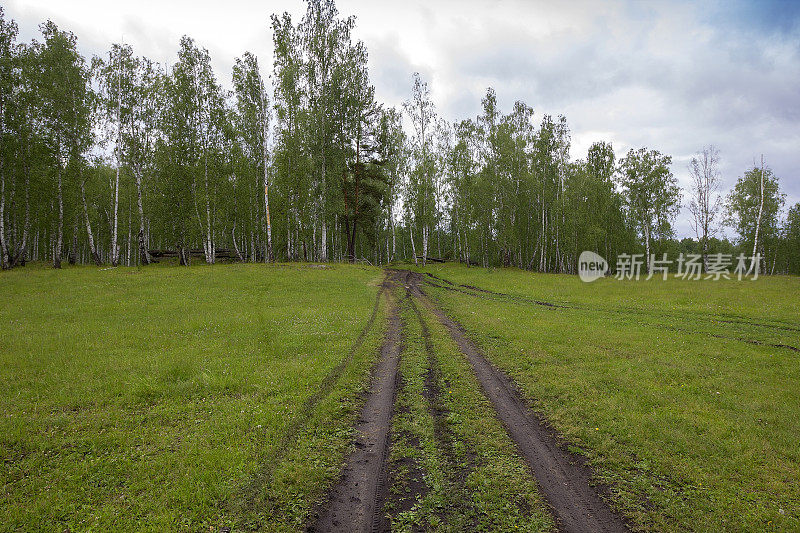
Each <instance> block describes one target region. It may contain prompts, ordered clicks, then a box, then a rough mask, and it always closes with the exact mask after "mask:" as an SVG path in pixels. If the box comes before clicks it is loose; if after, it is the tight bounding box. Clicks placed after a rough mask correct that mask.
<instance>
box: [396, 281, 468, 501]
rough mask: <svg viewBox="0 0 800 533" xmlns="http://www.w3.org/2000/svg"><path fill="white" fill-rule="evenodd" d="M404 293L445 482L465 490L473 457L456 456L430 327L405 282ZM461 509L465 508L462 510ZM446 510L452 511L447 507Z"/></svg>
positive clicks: (460, 491) (459, 490) (461, 491)
mask: <svg viewBox="0 0 800 533" xmlns="http://www.w3.org/2000/svg"><path fill="white" fill-rule="evenodd" d="M406 294H407V295H408V297H409V304H410V306H411V309H412V310H413V311H414V314H415V315H416V317H417V321H418V322H419V325H420V330H421V332H422V339H423V342H424V344H425V352H426V355H427V358H428V369H427V371H426V373H425V388H424V390H423V395H424V396H425V400H426V401H427V404H428V412H429V413H430V415H431V418H432V419H433V434H434V438H435V439H436V443H437V445H438V447H439V449H440V450H442V453H443V454H444V459H445V461H447V462H448V463H450V464H449V466H450V468H448V471H449V472H450V480H449V481H450V482H451V483H452V486H453V488H454V489H455V490H456V491H457V492H459V493H463V492H464V491H465V490H466V481H467V478H468V477H469V475H470V473H471V472H472V470H473V469H474V468H475V462H476V457H475V456H474V454H473V453H472V452H470V453H468V454H467V457H466V458H465V459H466V460H465V461H463V462H462V461H459V459H458V455H457V453H456V451H455V447H454V445H453V443H454V441H455V436H454V435H453V433H452V432H451V430H450V428H449V426H448V425H447V417H448V415H449V411H448V409H447V407H446V406H445V404H444V401H443V399H442V390H441V387H440V382H441V368H440V366H439V359H438V358H437V357H436V350H435V348H434V346H433V341H432V340H431V334H430V330H429V329H428V324H427V322H426V320H425V318H424V317H423V316H422V313H421V312H420V310H419V307H418V306H417V304H416V303H415V302H414V297H413V295H412V292H411V287H410V286H409V285H408V284H407V285H406ZM458 505H459V506H460V507H463V506H465V505H466V500H465V499H464V500H462V499H459V501H458ZM461 510H462V511H465V509H461ZM450 511H453V510H452V509H451V510H450ZM456 512H457V511H456Z"/></svg>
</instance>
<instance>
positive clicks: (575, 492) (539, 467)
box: [405, 272, 629, 533]
mask: <svg viewBox="0 0 800 533" xmlns="http://www.w3.org/2000/svg"><path fill="white" fill-rule="evenodd" d="M405 279H406V285H408V286H409V287H410V289H411V292H412V294H413V295H414V296H415V297H416V298H419V299H420V300H421V301H422V302H423V303H424V304H425V305H426V306H427V307H428V308H429V309H430V310H431V312H433V313H434V315H436V317H437V318H438V319H439V321H440V322H441V323H442V324H443V325H444V326H445V328H446V329H447V330H448V332H449V333H450V336H451V337H452V339H453V341H454V342H455V343H456V344H457V345H458V347H459V349H460V350H461V352H462V353H463V354H464V356H465V357H466V358H467V360H468V361H469V363H470V365H471V366H472V368H473V371H474V372H475V375H476V377H477V378H478V382H479V383H480V385H481V388H482V389H483V392H484V394H485V395H486V397H487V398H488V399H489V400H490V402H491V403H492V405H493V407H494V409H495V411H496V413H497V415H498V418H499V419H500V420H501V421H502V422H503V425H504V426H505V427H506V431H508V434H509V436H510V437H511V439H512V440H513V441H514V442H515V443H516V445H517V448H518V450H519V452H520V454H521V455H522V456H523V457H524V458H525V460H526V461H527V462H528V464H529V465H530V467H531V469H532V470H533V473H534V475H535V477H536V480H537V482H538V485H539V487H540V489H541V492H542V495H543V496H544V498H545V499H546V500H547V502H548V504H549V505H550V507H551V509H552V512H553V515H554V518H555V522H556V526H557V527H558V529H559V530H560V531H564V532H569V533H572V532H576V533H578V532H587V531H592V532H614V533H617V532H619V533H623V532H627V531H629V527H628V526H627V524H626V523H625V522H624V521H623V519H622V518H621V517H620V516H619V515H617V514H616V513H614V512H613V511H612V510H611V508H610V507H609V506H608V504H607V503H606V502H605V501H604V500H603V498H602V497H601V491H600V490H598V489H596V488H594V487H593V486H592V476H591V470H590V469H589V467H588V466H586V465H585V463H584V462H583V461H582V460H581V458H579V457H577V456H574V455H572V454H569V453H568V452H566V451H564V450H562V449H561V448H560V447H559V445H558V439H557V435H556V434H555V432H554V431H553V430H552V429H551V428H549V427H547V426H546V425H545V424H544V422H543V421H542V420H541V419H540V418H539V417H537V416H536V415H535V414H534V413H533V411H531V409H530V408H529V407H528V405H527V404H526V403H525V400H524V399H523V397H522V395H521V394H520V392H519V391H518V390H517V388H516V386H515V384H514V382H513V381H512V380H511V379H510V378H509V377H508V376H507V375H506V374H504V373H503V372H502V371H500V370H498V369H496V368H495V367H493V366H492V365H491V364H490V363H489V361H488V360H487V359H486V357H485V356H484V355H483V354H482V352H481V351H480V349H479V348H478V347H477V346H476V345H475V344H474V343H473V342H472V341H471V340H470V339H469V338H468V337H467V336H466V333H465V331H464V329H463V328H462V327H461V326H460V325H459V324H458V323H457V322H455V321H454V320H452V319H451V318H450V317H448V316H447V315H446V314H444V312H442V310H441V309H440V308H439V307H438V306H437V305H435V304H434V302H433V301H432V300H431V299H430V298H428V296H427V295H426V294H425V292H424V291H423V290H422V289H421V288H420V285H421V284H422V283H423V281H424V279H423V277H422V276H421V275H420V274H414V273H411V272H408V273H407V274H406V275H405Z"/></svg>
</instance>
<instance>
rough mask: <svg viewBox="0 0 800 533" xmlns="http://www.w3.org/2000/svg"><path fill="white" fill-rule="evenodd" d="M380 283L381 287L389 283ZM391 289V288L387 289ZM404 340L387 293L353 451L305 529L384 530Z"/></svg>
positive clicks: (350, 532)
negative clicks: (383, 326)
mask: <svg viewBox="0 0 800 533" xmlns="http://www.w3.org/2000/svg"><path fill="white" fill-rule="evenodd" d="M388 283H389V281H388V276H387V282H385V283H384V289H386V288H387V287H388ZM387 293H388V294H391V291H387ZM402 343H403V327H402V323H401V322H400V312H399V306H398V302H397V301H396V300H395V299H394V297H391V304H390V310H389V329H388V332H387V334H386V339H385V340H384V343H383V345H382V346H381V356H380V359H379V360H378V362H377V363H376V364H375V366H374V368H373V371H372V379H371V387H370V390H369V393H368V395H367V399H366V402H365V403H364V407H363V409H362V412H361V418H360V419H359V421H358V423H357V424H356V427H355V429H356V435H357V437H356V442H355V450H354V451H353V452H352V453H351V454H350V456H349V457H348V459H347V461H346V465H345V467H344V470H343V472H342V475H341V478H340V479H339V482H338V483H337V484H336V485H335V486H334V487H333V489H332V490H331V491H330V493H329V498H328V503H327V505H326V507H325V508H324V509H323V510H322V511H321V512H320V514H319V517H318V519H317V520H316V522H315V523H314V524H313V525H312V526H310V527H309V528H308V529H307V530H308V531H318V532H323V531H324V532H342V533H345V532H347V533H355V532H368V531H373V532H374V531H378V532H383V531H388V529H389V524H388V521H387V520H386V518H385V517H384V516H383V512H382V509H383V502H384V500H385V499H386V496H387V493H388V487H387V482H386V481H387V476H388V468H387V466H388V465H387V458H388V452H389V444H390V443H389V438H390V429H391V421H392V415H393V412H394V403H395V396H396V392H397V386H398V369H399V362H400V353H401V351H402Z"/></svg>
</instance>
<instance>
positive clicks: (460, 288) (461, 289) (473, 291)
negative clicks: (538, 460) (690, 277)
mask: <svg viewBox="0 0 800 533" xmlns="http://www.w3.org/2000/svg"><path fill="white" fill-rule="evenodd" d="M426 274H427V275H428V276H429V277H431V278H434V279H436V280H438V281H441V282H445V283H447V285H440V284H438V283H433V282H431V281H430V280H427V279H426V280H423V281H424V283H425V284H427V285H430V286H431V287H435V288H437V289H444V290H448V291H451V292H458V293H461V294H466V295H467V296H472V297H473V298H483V299H487V300H494V301H498V300H506V301H510V302H514V303H517V304H520V305H540V306H544V307H548V308H551V309H575V310H578V311H592V312H597V313H616V314H640V315H650V316H656V317H666V318H673V317H672V316H671V315H667V314H664V313H653V312H648V311H645V310H641V309H639V310H636V309H597V308H592V307H581V306H570V305H563V304H554V303H551V302H545V301H542V300H535V299H531V298H526V297H524V296H515V295H513V294H506V293H502V292H495V291H490V290H488V289H481V288H479V287H475V286H473V285H460V284H459V285H456V284H455V283H453V282H452V281H449V280H446V279H444V278H440V277H438V276H435V275H433V274H431V273H429V272H426ZM712 316H715V315H712ZM709 320H711V321H712V322H714V321H716V322H718V323H724V324H731V325H746V326H750V327H758V328H770V329H777V330H783V331H800V328H794V327H791V326H784V325H777V324H765V323H759V322H750V321H746V320H727V319H726V320H723V319H716V320H715V319H714V318H710V319H709ZM642 325H645V326H648V327H654V328H665V329H669V330H673V331H681V332H683V333H689V334H691V335H703V336H705V337H711V338H715V339H727V340H733V341H738V342H742V343H746V344H754V345H758V346H770V347H772V348H780V349H786V350H792V351H794V352H800V348H798V347H797V346H793V345H791V344H785V343H774V342H769V341H762V340H757V339H748V338H746V337H734V336H729V335H722V334H718V333H707V332H702V331H691V330H689V329H686V328H677V327H672V326H665V325H663V324H652V323H645V324H642Z"/></svg>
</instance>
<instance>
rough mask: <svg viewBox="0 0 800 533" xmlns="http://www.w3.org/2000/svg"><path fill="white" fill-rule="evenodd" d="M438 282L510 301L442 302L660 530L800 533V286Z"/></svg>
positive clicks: (529, 278) (497, 274) (520, 278)
mask: <svg viewBox="0 0 800 533" xmlns="http://www.w3.org/2000/svg"><path fill="white" fill-rule="evenodd" d="M426 270H427V271H428V272H430V273H432V274H434V275H436V276H440V277H441V278H445V279H447V280H449V281H451V282H453V283H455V284H461V285H469V286H474V287H478V288H482V289H487V290H491V291H496V292H502V293H504V294H506V295H508V296H497V295H492V294H489V293H486V292H481V291H474V290H470V289H465V288H464V287H460V289H464V290H466V291H467V292H468V293H470V294H465V293H463V292H458V291H454V290H446V289H443V288H436V287H433V286H428V287H427V288H426V290H427V291H428V293H429V294H431V295H432V296H434V297H435V298H437V299H438V300H439V301H440V302H441V303H442V305H443V306H444V307H445V308H446V309H447V311H448V313H449V314H450V315H451V316H453V317H454V318H456V319H457V320H459V321H460V322H461V324H462V325H463V326H464V327H465V328H466V330H467V331H468V332H469V333H470V334H471V335H472V336H473V338H474V340H476V341H478V342H479V344H480V345H482V346H483V347H484V348H485V350H486V351H487V354H488V355H489V357H490V359H491V360H492V361H493V363H494V364H496V365H497V366H498V367H500V368H502V369H503V370H505V371H507V372H508V373H509V374H510V375H511V376H513V378H514V379H515V380H516V381H517V383H518V384H519V385H520V388H521V390H522V391H523V392H524V393H525V395H526V396H527V397H528V398H529V399H530V401H531V404H532V405H533V407H534V408H535V409H536V410H537V411H538V412H540V413H541V414H542V415H543V416H544V417H545V418H546V419H547V420H548V421H549V422H550V423H551V424H552V425H553V426H554V427H555V428H556V429H557V430H558V431H559V432H560V433H561V435H563V436H564V437H565V439H566V442H567V443H568V446H569V447H570V449H571V450H572V451H574V452H576V453H580V454H583V455H586V456H587V457H588V458H589V460H590V462H591V464H593V466H594V467H595V468H596V469H597V472H598V474H599V478H600V480H601V481H603V482H605V483H606V484H608V485H609V486H610V487H611V490H612V493H613V494H614V497H615V500H616V502H615V503H616V505H617V507H618V508H621V509H622V510H623V511H624V513H625V514H626V515H627V516H630V517H632V518H634V519H635V521H636V522H637V523H638V524H640V525H641V526H642V527H643V528H644V529H648V530H656V531H675V530H695V531H723V530H726V531H765V530H780V531H796V530H798V529H800V483H799V482H798V481H799V480H800V417H798V409H800V386H798V384H800V353H799V352H797V351H795V350H792V349H791V348H789V347H788V346H793V347H795V348H797V347H800V307H799V306H798V301H800V279H798V278H794V277H762V278H761V279H758V280H755V281H741V282H739V281H735V280H734V281H719V282H714V281H684V280H675V279H670V280H668V281H663V280H660V279H658V280H655V279H654V280H650V281H617V280H614V279H602V280H598V281H596V282H594V283H591V284H585V283H582V282H581V281H580V280H579V279H578V278H577V277H576V276H560V275H545V274H532V273H529V272H523V271H518V270H513V269H505V270H494V271H490V270H484V269H478V268H465V267H460V266H452V265H445V266H439V265H436V266H431V267H429V268H427V269H426ZM431 281H433V282H434V283H436V284H437V285H441V286H442V287H444V286H449V285H448V284H447V283H446V282H442V281H439V280H435V279H433V278H431ZM536 302H539V303H536ZM542 304H555V305H559V306H563V307H553V306H550V305H542ZM757 343H758V344H757ZM773 345H784V346H773Z"/></svg>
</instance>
